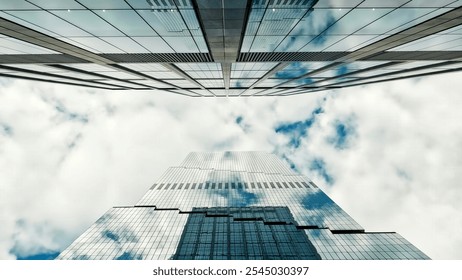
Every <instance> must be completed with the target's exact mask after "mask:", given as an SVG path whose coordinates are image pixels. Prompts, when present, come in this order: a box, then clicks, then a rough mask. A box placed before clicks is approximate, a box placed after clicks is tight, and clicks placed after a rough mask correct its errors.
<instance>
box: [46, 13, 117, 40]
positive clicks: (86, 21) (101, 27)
mask: <svg viewBox="0 0 462 280" xmlns="http://www.w3.org/2000/svg"><path fill="white" fill-rule="evenodd" d="M51 12H52V13H53V14H55V15H57V16H58V17H61V18H63V19H65V20H67V21H69V22H70V23H72V24H74V25H76V26H78V27H80V28H81V29H83V30H85V31H87V32H88V33H91V34H92V35H94V36H124V35H123V34H122V33H121V32H120V31H119V30H117V29H116V28H114V26H112V25H110V24H109V23H107V22H106V21H104V20H103V19H101V18H100V17H98V16H97V15H95V14H94V13H92V12H90V11H81V10H74V11H51Z"/></svg>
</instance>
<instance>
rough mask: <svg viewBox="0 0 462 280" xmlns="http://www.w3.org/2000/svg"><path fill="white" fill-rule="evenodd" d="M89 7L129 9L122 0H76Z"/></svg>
mask: <svg viewBox="0 0 462 280" xmlns="http://www.w3.org/2000/svg"><path fill="white" fill-rule="evenodd" d="M78 1H79V2H80V3H82V4H83V5H85V6H86V7H87V8H89V9H130V6H128V5H127V3H125V1H124V0H98V1H95V0H78Z"/></svg>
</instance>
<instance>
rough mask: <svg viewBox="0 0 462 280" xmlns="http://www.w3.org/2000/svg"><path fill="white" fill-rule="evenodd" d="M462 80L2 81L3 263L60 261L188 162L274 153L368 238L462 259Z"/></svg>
mask: <svg viewBox="0 0 462 280" xmlns="http://www.w3.org/2000/svg"><path fill="white" fill-rule="evenodd" d="M459 76H460V74H451V75H439V76H434V77H427V78H424V79H413V80H405V81H396V82H390V83H383V84H377V85H370V86H365V87H356V88H349V89H343V90H337V91H330V92H320V93H316V94H306V95H300V96H294V97H284V98H280V97H279V98H273V97H265V98H218V99H217V98H209V99H199V98H195V99H192V98H186V97H183V96H175V95H172V94H169V93H163V92H147V91H146V92H130V91H127V92H110V91H102V90H89V89H85V88H78V87H68V86H62V85H54V84H47V83H34V82H30V81H22V80H5V79H2V80H0V170H1V173H2V176H0V219H1V221H2V230H1V231H0V259H16V258H18V259H37V258H44V259H46V258H52V257H53V256H54V255H55V254H56V253H57V252H59V251H61V250H62V249H64V248H65V247H66V246H67V245H68V244H69V243H70V242H71V241H73V240H74V239H75V238H76V237H77V236H78V235H80V234H81V233H82V232H83V231H84V230H85V229H87V228H88V227H89V226H90V225H91V224H92V223H93V222H95V221H96V220H97V219H98V218H99V217H101V216H102V215H103V214H104V213H105V212H106V211H107V210H108V209H109V208H110V207H112V206H125V205H133V204H134V203H135V202H136V201H137V200H139V199H140V198H141V196H142V195H143V194H144V193H145V192H146V191H147V190H148V189H149V187H150V186H151V185H152V183H154V182H155V180H156V179H157V178H159V177H160V175H161V174H162V173H163V172H164V171H165V170H166V169H167V167H169V166H173V165H176V164H179V163H180V162H181V161H182V160H183V158H184V157H185V156H186V155H187V154H188V153H189V152H190V151H222V150H263V151H269V152H275V153H277V154H278V155H279V156H280V157H281V158H283V159H285V160H286V161H287V162H288V164H292V167H293V168H294V169H296V170H298V171H300V172H301V173H303V174H305V175H307V176H308V177H309V178H311V179H312V180H313V181H314V182H315V183H316V184H317V185H318V186H320V187H321V188H322V189H323V190H324V191H326V193H327V194H328V195H329V196H330V197H331V198H332V199H333V200H334V201H336V202H337V203H338V204H339V205H340V206H341V207H342V208H343V209H344V210H345V211H347V212H348V213H349V214H350V215H351V216H352V217H353V218H354V219H355V220H356V221H358V223H360V224H361V225H362V226H363V227H364V228H365V229H366V230H370V231H397V232H398V233H400V234H401V235H403V236H404V237H405V238H407V239H408V240H409V241H411V242H412V243H413V244H415V245H416V246H417V247H419V248H420V249H422V250H423V251H424V252H425V253H427V254H428V255H429V256H430V257H432V258H437V259H462V253H461V252H462V226H460V225H462V217H461V215H460V213H462V206H461V204H460V200H461V199H462V190H461V189H460V188H459V182H460V181H462V172H460V170H462V162H461V161H460V156H459V155H460V154H462V130H461V129H460V124H459V123H460V119H462V112H461V111H460V108H461V107H462V96H461V95H460V92H459V91H460V90H459V89H460V88H462V81H461V79H460V77H459ZM454 225H459V226H454Z"/></svg>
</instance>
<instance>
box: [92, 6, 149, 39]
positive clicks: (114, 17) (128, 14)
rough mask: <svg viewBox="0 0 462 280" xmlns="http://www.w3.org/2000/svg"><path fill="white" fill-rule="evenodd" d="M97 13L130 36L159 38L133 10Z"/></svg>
mask: <svg viewBox="0 0 462 280" xmlns="http://www.w3.org/2000/svg"><path fill="white" fill-rule="evenodd" d="M95 13H97V14H98V15H99V16H100V17H102V18H104V19H105V20H106V21H108V22H109V23H110V24H112V25H114V26H115V27H117V28H118V29H119V30H121V31H122V32H124V33H125V34H126V35H128V36H157V34H156V33H155V31H154V30H153V29H152V28H151V26H149V25H148V24H147V23H146V22H145V21H144V20H143V19H142V18H141V17H140V16H139V15H138V14H137V13H135V12H134V11H133V10H96V11H95Z"/></svg>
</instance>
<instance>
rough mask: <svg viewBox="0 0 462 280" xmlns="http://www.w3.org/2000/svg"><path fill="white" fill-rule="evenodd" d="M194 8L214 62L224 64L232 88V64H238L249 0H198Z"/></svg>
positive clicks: (226, 76) (225, 83)
mask: <svg viewBox="0 0 462 280" xmlns="http://www.w3.org/2000/svg"><path fill="white" fill-rule="evenodd" d="M194 2H195V5H194V6H195V9H196V12H197V16H198V19H199V22H200V24H201V27H202V29H203V32H204V37H205V40H206V41H207V45H208V47H209V50H210V53H211V55H212V57H213V60H214V61H215V62H217V63H221V66H222V71H223V80H224V85H225V88H226V89H229V85H230V77H231V64H232V63H234V62H236V59H237V57H238V54H239V46H240V45H241V41H242V40H243V36H244V32H245V30H244V28H245V23H246V17H247V14H248V9H250V5H249V4H248V2H249V0H232V1H224V0H195V1H194Z"/></svg>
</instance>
